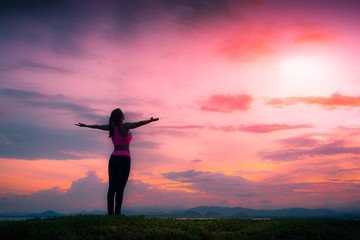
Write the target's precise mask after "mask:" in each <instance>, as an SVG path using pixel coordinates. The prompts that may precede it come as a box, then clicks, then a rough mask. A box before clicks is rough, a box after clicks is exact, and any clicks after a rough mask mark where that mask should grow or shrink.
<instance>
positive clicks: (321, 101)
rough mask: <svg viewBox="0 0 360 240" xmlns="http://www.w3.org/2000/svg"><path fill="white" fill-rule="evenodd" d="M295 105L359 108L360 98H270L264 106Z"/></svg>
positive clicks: (339, 95)
mask: <svg viewBox="0 0 360 240" xmlns="http://www.w3.org/2000/svg"><path fill="white" fill-rule="evenodd" d="M297 103H304V104H317V105H321V106H324V107H330V108H337V107H342V106H349V107H360V96H346V95H341V94H340V93H334V94H332V95H331V96H330V97H288V98H272V99H269V100H268V101H267V102H266V104H267V105H272V106H275V107H283V106H285V105H293V104H297Z"/></svg>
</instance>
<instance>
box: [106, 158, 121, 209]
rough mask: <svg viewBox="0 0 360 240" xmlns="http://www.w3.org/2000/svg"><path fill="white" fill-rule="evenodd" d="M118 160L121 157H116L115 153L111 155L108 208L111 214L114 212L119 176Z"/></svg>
mask: <svg viewBox="0 0 360 240" xmlns="http://www.w3.org/2000/svg"><path fill="white" fill-rule="evenodd" d="M117 160H119V159H116V156H114V155H111V157H110V159H109V167H108V173H109V189H108V193H107V208H108V214H109V215H113V214H114V196H115V191H116V182H117V178H118V174H117V169H116V165H115V164H116V161H117Z"/></svg>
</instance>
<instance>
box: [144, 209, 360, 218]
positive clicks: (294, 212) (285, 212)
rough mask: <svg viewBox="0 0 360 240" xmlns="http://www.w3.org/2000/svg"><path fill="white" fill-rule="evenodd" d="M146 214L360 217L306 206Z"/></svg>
mask: <svg viewBox="0 0 360 240" xmlns="http://www.w3.org/2000/svg"><path fill="white" fill-rule="evenodd" d="M143 214H144V215H146V216H156V217H179V218H184V217H187V218H296V217H307V218H319V217H321V218H324V217H325V218H326V217H334V218H356V219H360V213H358V212H355V213H341V212H337V211H334V210H329V209H306V208H287V209H279V210H264V209H260V210H254V209H249V208H242V207H235V208H229V207H217V206H210V207H208V206H200V207H196V208H191V209H186V210H183V211H173V212H171V213H166V214H156V215H153V214H151V213H143Z"/></svg>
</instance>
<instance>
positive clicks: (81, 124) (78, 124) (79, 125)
mask: <svg viewBox="0 0 360 240" xmlns="http://www.w3.org/2000/svg"><path fill="white" fill-rule="evenodd" d="M75 125H76V126H78V127H87V125H86V124H83V123H76V124H75Z"/></svg>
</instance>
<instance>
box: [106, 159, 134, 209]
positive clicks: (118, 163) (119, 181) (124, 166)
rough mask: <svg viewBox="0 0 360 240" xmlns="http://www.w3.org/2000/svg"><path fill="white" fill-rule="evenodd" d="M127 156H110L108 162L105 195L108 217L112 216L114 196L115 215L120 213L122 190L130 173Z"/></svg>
mask: <svg viewBox="0 0 360 240" xmlns="http://www.w3.org/2000/svg"><path fill="white" fill-rule="evenodd" d="M130 161H131V158H130V157H129V156H124V155H111V157H110V160H109V190H108V194H107V206H108V213H109V215H113V214H114V196H115V193H116V197H115V214H120V213H121V205H122V201H123V195H124V189H125V185H126V182H127V180H128V178H129V173H130Z"/></svg>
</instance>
